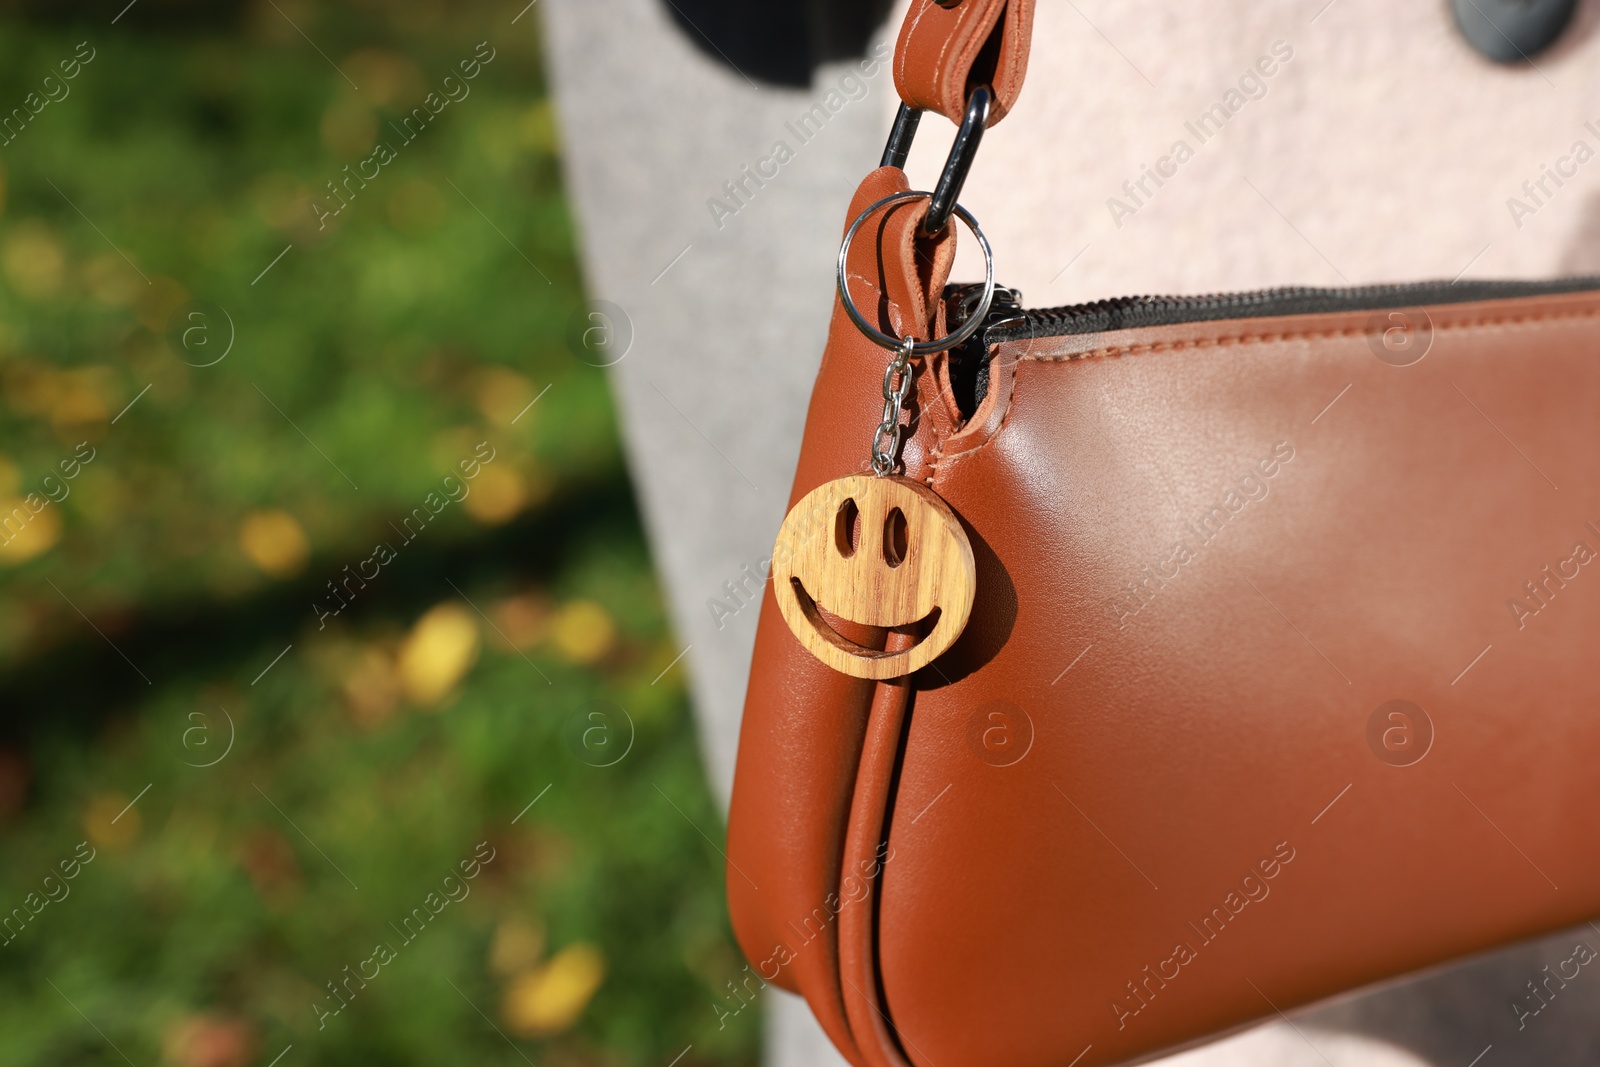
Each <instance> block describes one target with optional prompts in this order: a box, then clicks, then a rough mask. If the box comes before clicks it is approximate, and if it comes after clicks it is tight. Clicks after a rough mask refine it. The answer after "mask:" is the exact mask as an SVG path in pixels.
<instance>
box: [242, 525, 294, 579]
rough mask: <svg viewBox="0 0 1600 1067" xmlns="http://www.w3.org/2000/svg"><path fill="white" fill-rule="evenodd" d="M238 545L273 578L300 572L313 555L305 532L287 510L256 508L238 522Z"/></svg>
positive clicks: (290, 575)
mask: <svg viewBox="0 0 1600 1067" xmlns="http://www.w3.org/2000/svg"><path fill="white" fill-rule="evenodd" d="M239 548H240V549H241V550H242V551H243V552H244V554H245V555H246V556H247V557H249V560H250V562H251V563H254V564H255V565H256V566H257V567H260V568H261V569H262V570H263V571H265V572H266V573H268V574H270V575H272V576H273V577H274V578H288V577H292V576H293V575H296V574H299V573H300V571H301V569H302V568H304V567H305V565H306V560H307V559H308V558H309V557H310V555H311V543H310V542H309V541H307V540H306V534H305V531H304V530H302V529H301V528H300V524H299V523H298V522H296V521H295V518H294V516H293V515H291V514H289V513H288V512H287V511H253V512H251V513H250V514H249V515H246V516H245V518H244V522H242V523H241V524H240V525H239Z"/></svg>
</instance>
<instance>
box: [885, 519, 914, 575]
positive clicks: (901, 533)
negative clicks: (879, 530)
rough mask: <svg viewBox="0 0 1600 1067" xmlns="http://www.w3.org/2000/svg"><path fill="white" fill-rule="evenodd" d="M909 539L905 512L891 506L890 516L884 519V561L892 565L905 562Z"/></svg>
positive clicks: (896, 565) (895, 565)
mask: <svg viewBox="0 0 1600 1067" xmlns="http://www.w3.org/2000/svg"><path fill="white" fill-rule="evenodd" d="M908 540H909V531H908V526H907V523H906V515H905V512H903V511H901V510H900V509H899V508H890V509H889V514H888V517H886V518H885V519H884V520H883V561H884V562H885V563H887V564H888V565H889V566H891V567H898V566H900V564H902V563H904V562H905V560H906V546H907V543H908Z"/></svg>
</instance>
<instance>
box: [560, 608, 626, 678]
mask: <svg viewBox="0 0 1600 1067" xmlns="http://www.w3.org/2000/svg"><path fill="white" fill-rule="evenodd" d="M550 637H551V639H552V640H554V641H555V645H556V649H557V651H559V652H560V653H561V654H562V655H563V656H565V657H566V658H567V659H569V660H571V661H572V662H574V663H582V664H589V663H593V662H595V661H596V660H598V659H599V658H600V657H602V656H604V655H605V654H606V653H607V652H609V651H611V646H612V645H614V644H615V643H616V640H617V625H616V623H614V622H612V621H611V616H610V615H607V614H606V609H605V608H602V607H601V606H600V605H599V604H596V603H595V602H594V601H592V600H574V601H572V602H571V603H568V604H563V605H562V606H561V610H560V611H558V612H556V617H555V619H554V621H552V623H551V625H550Z"/></svg>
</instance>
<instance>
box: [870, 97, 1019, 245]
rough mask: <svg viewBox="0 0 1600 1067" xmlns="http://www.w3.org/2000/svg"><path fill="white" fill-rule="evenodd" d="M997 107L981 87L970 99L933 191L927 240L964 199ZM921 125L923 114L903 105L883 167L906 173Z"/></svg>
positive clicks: (924, 222)
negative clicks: (964, 189) (963, 192)
mask: <svg viewBox="0 0 1600 1067" xmlns="http://www.w3.org/2000/svg"><path fill="white" fill-rule="evenodd" d="M993 103H994V90H992V89H990V88H989V87H988V86H987V85H980V86H978V87H977V88H976V89H974V90H972V94H971V95H970V96H968V97H967V113H966V115H965V116H964V117H963V118H962V120H961V128H960V129H959V130H957V131H956V139H955V142H954V143H953V144H952V145H951V146H950V158H949V159H947V160H946V161H945V164H944V173H943V174H941V175H939V184H938V185H936V186H934V187H933V200H932V203H930V204H929V205H928V214H927V217H926V218H924V219H923V220H922V232H923V235H924V236H927V237H932V236H933V235H934V234H936V233H938V232H940V231H941V230H943V229H944V228H945V227H946V226H948V225H949V224H950V216H951V215H952V214H953V213H954V212H955V207H956V201H957V200H959V199H961V187H962V186H964V185H965V184H966V183H967V174H968V172H969V171H971V170H972V161H973V160H975V159H977V158H978V145H980V144H982V143H983V131H984V130H985V129H986V128H988V125H989V108H990V106H991V105H992V104H993ZM921 122H922V112H921V111H918V110H917V109H915V108H913V107H911V105H909V104H901V105H900V111H899V112H898V113H897V114H896V115H895V118H894V127H893V129H891V130H890V131H889V143H888V144H886V145H884V148H883V159H882V161H881V162H880V163H879V164H878V165H879V166H880V167H898V168H900V169H901V170H904V169H905V165H906V157H907V156H909V155H910V154H911V142H912V141H914V140H915V139H916V136H917V126H918V125H920V124H921Z"/></svg>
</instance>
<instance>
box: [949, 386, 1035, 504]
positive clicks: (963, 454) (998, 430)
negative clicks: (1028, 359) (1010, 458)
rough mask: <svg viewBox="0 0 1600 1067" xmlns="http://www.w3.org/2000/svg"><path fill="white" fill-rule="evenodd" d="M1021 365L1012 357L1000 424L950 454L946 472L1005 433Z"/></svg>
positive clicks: (1014, 406) (1015, 407) (1015, 398)
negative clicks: (972, 446) (1008, 386)
mask: <svg viewBox="0 0 1600 1067" xmlns="http://www.w3.org/2000/svg"><path fill="white" fill-rule="evenodd" d="M1040 362H1044V359H1043V358H1041V359H1040ZM1021 367H1022V360H1021V359H1014V360H1012V361H1011V392H1010V394H1009V395H1008V396H1007V398H1006V409H1005V410H1004V411H1003V412H1001V413H1000V425H998V426H996V427H995V428H994V433H992V434H990V435H989V436H988V437H986V438H984V439H983V440H982V441H980V442H978V444H977V446H976V447H974V448H967V449H963V450H962V451H960V452H957V453H956V454H955V455H954V456H951V457H950V466H949V467H946V468H944V469H945V471H946V472H948V471H949V470H950V468H951V467H954V466H955V465H956V464H957V463H959V462H961V461H962V460H964V459H969V458H971V457H973V456H976V455H978V454H979V453H981V452H983V450H984V449H986V448H988V447H989V446H990V445H991V444H993V443H994V442H995V441H996V440H998V439H999V437H1000V435H1001V434H1003V433H1005V430H1006V423H1007V422H1009V421H1010V420H1011V413H1012V412H1013V411H1015V410H1017V371H1018V370H1020V369H1021ZM944 444H945V443H944V441H940V442H939V450H940V452H941V455H940V459H943V458H944V456H943V454H942V453H943V449H944ZM933 487H934V486H933V479H932V478H930V479H929V480H928V488H929V489H932V488H933Z"/></svg>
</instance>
